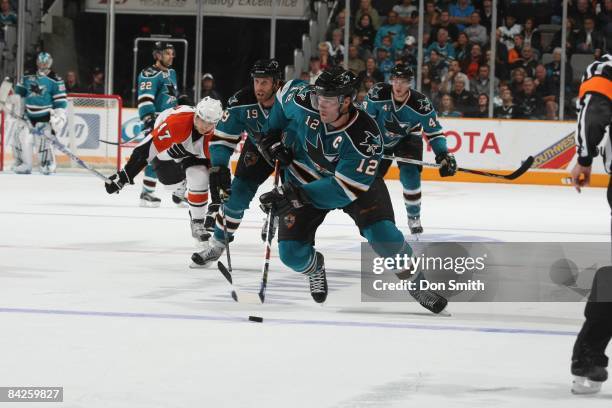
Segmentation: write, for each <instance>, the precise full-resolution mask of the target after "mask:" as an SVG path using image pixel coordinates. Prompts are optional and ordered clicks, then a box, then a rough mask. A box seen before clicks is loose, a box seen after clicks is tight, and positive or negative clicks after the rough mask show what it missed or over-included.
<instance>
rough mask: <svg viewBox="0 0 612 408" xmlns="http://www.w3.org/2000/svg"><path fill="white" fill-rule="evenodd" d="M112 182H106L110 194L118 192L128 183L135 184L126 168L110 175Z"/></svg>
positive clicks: (105, 185)
mask: <svg viewBox="0 0 612 408" xmlns="http://www.w3.org/2000/svg"><path fill="white" fill-rule="evenodd" d="M109 179H110V180H111V183H106V184H104V187H105V188H106V192H107V193H108V194H113V193H118V192H119V190H121V189H122V188H123V186H125V185H126V184H134V182H133V181H132V179H130V177H129V176H128V174H127V173H126V171H125V170H119V171H118V172H117V173H115V174H113V175H112V176H110V177H109Z"/></svg>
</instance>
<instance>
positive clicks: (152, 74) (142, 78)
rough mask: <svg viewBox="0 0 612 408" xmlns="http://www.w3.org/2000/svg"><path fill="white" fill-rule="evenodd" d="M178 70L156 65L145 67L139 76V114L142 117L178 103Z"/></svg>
mask: <svg viewBox="0 0 612 408" xmlns="http://www.w3.org/2000/svg"><path fill="white" fill-rule="evenodd" d="M177 98H178V85H177V80H176V71H174V69H172V68H169V69H168V70H167V71H163V70H161V69H159V68H157V67H156V66H150V67H148V68H145V69H143V70H142V71H141V72H140V75H139V76H138V116H139V117H140V119H142V118H144V117H145V116H148V115H150V114H157V113H160V112H163V111H165V110H166V109H168V108H173V107H175V106H176V105H177Z"/></svg>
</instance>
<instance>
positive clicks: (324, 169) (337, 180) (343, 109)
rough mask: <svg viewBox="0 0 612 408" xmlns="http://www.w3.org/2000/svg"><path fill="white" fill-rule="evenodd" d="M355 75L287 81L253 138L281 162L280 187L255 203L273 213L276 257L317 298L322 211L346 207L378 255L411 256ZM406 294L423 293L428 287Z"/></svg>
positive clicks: (334, 71)
mask: <svg viewBox="0 0 612 408" xmlns="http://www.w3.org/2000/svg"><path fill="white" fill-rule="evenodd" d="M357 82H358V80H357V78H356V77H355V75H354V74H353V73H352V72H350V71H346V70H344V69H342V68H340V67H334V68H331V69H329V70H326V71H324V72H323V73H322V74H321V75H320V76H319V78H318V79H317V81H316V82H315V85H314V87H313V86H310V85H305V84H301V85H298V86H294V84H293V82H288V83H287V84H286V85H285V86H284V87H283V89H281V90H280V91H279V92H278V93H277V102H276V103H275V104H274V107H273V108H272V112H271V113H270V117H269V118H268V122H267V125H266V126H265V127H264V129H263V131H264V134H265V135H266V136H265V137H264V138H263V139H262V141H261V142H260V149H261V150H262V155H263V156H264V157H265V158H266V160H268V161H270V162H273V161H274V160H278V161H279V162H280V163H281V164H282V166H283V167H284V169H285V181H284V183H283V184H282V186H280V187H277V188H275V189H274V190H272V191H270V192H268V193H265V194H263V195H262V196H261V197H260V202H261V204H262V205H263V206H264V207H265V208H268V209H269V210H271V211H273V213H274V214H276V215H277V216H278V217H279V232H278V246H279V255H280V258H281V260H282V262H283V263H284V264H285V265H286V266H288V267H289V268H291V269H293V270H294V271H296V272H299V273H303V274H305V275H307V276H308V278H309V282H310V292H311V295H312V297H313V299H314V300H315V301H316V302H317V303H322V302H324V301H325V300H326V298H327V279H326V274H325V264H324V258H323V255H322V254H321V253H319V252H317V251H316V250H315V248H314V241H315V234H316V231H317V229H318V227H319V226H320V225H321V224H322V223H323V220H324V219H325V216H326V215H327V213H328V212H329V211H331V210H334V209H342V210H343V211H344V212H345V213H347V214H348V215H349V216H350V217H351V218H352V219H353V221H354V222H355V224H356V225H357V227H358V228H359V232H360V234H361V235H362V236H363V237H364V238H366V239H367V240H368V242H369V243H370V244H371V246H372V248H373V249H374V250H375V251H376V252H377V253H378V254H379V255H381V256H385V257H391V256H395V255H397V254H400V255H407V256H410V255H412V250H411V248H410V246H409V245H408V244H407V243H406V241H405V239H404V236H403V234H402V233H401V232H400V231H399V230H398V229H397V227H396V226H395V222H394V214H393V206H392V204H391V199H390V197H389V192H388V190H387V187H386V185H385V183H384V181H383V179H382V177H380V174H379V173H378V167H379V166H380V164H381V159H382V153H383V144H382V135H381V132H380V130H379V128H378V126H377V124H376V122H375V121H374V120H373V119H372V118H371V117H370V116H368V114H367V113H366V112H364V111H363V110H361V109H359V108H357V107H356V106H355V105H354V104H353V101H354V98H355V95H356V90H357ZM293 125H297V126H293ZM288 127H291V129H292V132H289V133H288V134H287V137H285V139H284V140H283V139H282V138H281V132H282V131H283V130H284V129H287V128H288ZM419 279H420V277H419ZM431 295H435V294H433V293H431ZM413 296H415V297H416V296H424V297H430V292H427V293H425V292H423V293H420V294H419V295H417V294H416V293H415V294H413ZM435 296H437V295H435ZM419 301H421V302H422V301H423V298H422V297H421V299H420V300H419ZM430 303H431V302H430ZM421 304H423V305H424V306H425V304H424V303H421ZM445 306H446V300H445V299H443V298H442V299H441V302H437V304H436V305H435V306H434V307H432V308H430V310H432V311H434V312H435V313H439V312H440V311H441V310H442V309H443V308H444V307H445Z"/></svg>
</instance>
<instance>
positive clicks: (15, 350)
mask: <svg viewBox="0 0 612 408" xmlns="http://www.w3.org/2000/svg"><path fill="white" fill-rule="evenodd" d="M389 186H390V191H391V194H392V196H393V198H394V205H395V209H396V217H397V219H398V223H399V225H401V226H402V230H403V231H404V232H407V228H406V227H404V226H405V225H406V215H405V211H404V209H403V203H402V198H401V188H400V185H399V184H398V183H397V182H390V183H389ZM139 190H140V187H139V186H129V187H127V188H126V189H125V190H124V191H122V192H121V194H120V195H113V196H109V195H107V194H106V193H105V192H104V189H103V187H102V185H101V183H100V182H99V181H97V180H96V179H94V178H91V177H87V176H84V175H76V176H75V175H57V176H51V177H44V176H40V175H31V176H16V175H10V174H0V386H18V385H21V386H25V385H30V386H63V387H64V396H65V397H64V401H65V402H64V403H61V404H46V405H45V406H46V407H47V406H48V407H53V406H57V407H62V408H68V407H70V408H73V407H83V408H85V407H87V408H93V407H104V408H123V407H125V408H128V407H129V408H140V407H143V408H144V407H146V408H152V407H172V408H179V407H180V408H189V407H334V408H337V407H410V406H413V407H416V406H429V407H444V408H449V407H522V408H523V407H538V408H539V407H554V408H564V407H608V408H609V407H611V406H612V385H610V384H608V383H607V384H605V385H604V388H603V392H602V393H601V394H600V395H599V396H597V397H586V398H585V397H580V398H578V397H575V396H572V395H571V394H570V393H569V384H570V374H569V359H570V354H571V348H572V345H573V341H574V336H575V333H576V332H577V331H578V330H579V328H580V325H581V323H582V319H581V315H582V309H583V305H584V304H583V303H496V304H491V303H487V304H483V303H480V304H476V303H462V304H451V310H452V312H453V316H452V317H448V318H444V317H436V316H432V315H430V314H428V313H426V312H425V311H424V309H422V308H421V307H420V306H418V305H417V304H415V303H394V304H387V303H361V302H360V290H359V289H360V288H359V272H358V271H359V243H360V242H361V237H360V236H359V234H358V232H357V230H356V228H355V227H354V226H353V225H352V223H351V220H350V218H349V217H348V216H346V215H344V214H343V213H342V212H339V211H336V212H334V213H333V214H330V215H329V216H328V217H327V219H326V221H325V224H324V225H323V226H322V227H321V228H320V229H319V232H318V235H317V247H318V249H319V250H320V251H322V252H323V253H324V254H325V259H326V267H327V271H328V279H329V285H330V295H329V298H328V302H327V303H326V304H325V305H324V306H318V305H315V304H314V303H313V302H312V300H311V299H310V296H309V293H308V290H307V282H306V281H305V280H304V279H303V278H301V277H300V276H299V275H297V274H295V273H292V272H290V271H288V270H286V269H285V268H283V267H282V266H281V264H280V262H279V260H278V258H277V257H276V256H274V259H273V262H272V266H271V271H270V280H269V287H268V296H267V301H266V304H265V305H263V306H248V305H247V306H245V305H240V304H236V303H234V302H233V301H232V300H231V298H230V297H229V290H228V285H227V283H226V282H225V280H224V279H223V277H222V276H221V275H220V273H219V272H218V271H217V270H216V268H213V269H209V270H202V269H199V270H194V269H189V268H188V267H187V265H188V263H189V256H190V255H191V253H192V252H193V250H194V249H195V247H194V244H193V241H192V239H191V238H190V234H189V232H188V216H187V210H186V209H178V208H174V207H173V206H172V205H171V202H170V200H169V193H167V192H163V193H162V194H161V195H162V196H163V199H164V201H163V205H162V208H159V209H143V208H139V207H138V206H137V202H138V194H139ZM260 191H264V189H261V190H260ZM261 218H262V215H261V212H260V211H259V209H258V208H255V206H254V207H253V208H252V209H250V210H249V211H248V212H247V215H246V217H245V221H244V222H243V224H242V226H241V227H240V230H239V232H238V234H237V238H236V240H235V242H234V243H233V244H232V258H233V266H234V269H235V271H236V272H235V275H236V280H237V281H238V282H239V285H240V287H241V288H242V289H244V290H256V289H257V285H258V280H259V276H260V273H259V269H260V264H261V256H262V252H263V248H262V244H261V242H260V240H259V228H260V225H261ZM422 219H423V226H424V228H425V234H424V235H423V237H422V238H423V239H432V240H436V239H437V240H454V239H462V240H501V241H604V242H608V241H609V240H610V238H609V208H608V205H607V202H606V200H605V190H604V189H586V190H585V191H584V192H583V194H581V195H578V194H576V193H575V191H573V190H572V189H571V188H564V187H542V186H510V185H495V184H468V183H465V184H464V183H433V182H426V183H424V185H423V213H422ZM249 315H257V316H262V317H263V318H264V323H263V324H259V323H249V322H248V321H247V316H249ZM422 404H424V405H422ZM0 405H1V406H2V407H4V406H7V407H10V406H16V407H27V406H40V404H27V403H20V404H0Z"/></svg>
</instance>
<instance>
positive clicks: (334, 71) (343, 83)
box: [315, 66, 359, 98]
mask: <svg viewBox="0 0 612 408" xmlns="http://www.w3.org/2000/svg"><path fill="white" fill-rule="evenodd" d="M358 82H359V79H358V78H357V77H356V76H355V74H353V73H352V72H351V71H348V70H346V69H344V68H342V67H340V66H335V67H331V68H328V69H326V70H325V71H323V72H322V73H321V75H319V77H318V78H317V80H316V81H315V91H316V93H317V95H319V96H338V97H342V96H348V97H351V98H353V97H355V95H356V94H357V85H358Z"/></svg>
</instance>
